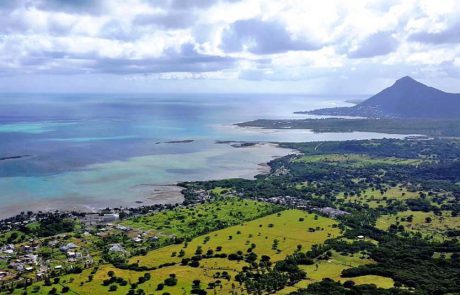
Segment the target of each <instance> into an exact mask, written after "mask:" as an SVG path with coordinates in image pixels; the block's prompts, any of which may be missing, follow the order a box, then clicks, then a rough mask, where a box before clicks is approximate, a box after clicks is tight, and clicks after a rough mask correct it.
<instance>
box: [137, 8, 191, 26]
mask: <svg viewBox="0 0 460 295" xmlns="http://www.w3.org/2000/svg"><path fill="white" fill-rule="evenodd" d="M196 19H197V16H196V15H195V14H194V13H192V12H190V11H172V12H169V13H167V14H141V15H138V16H137V17H136V18H135V20H134V23H135V24H138V25H142V26H149V25H153V26H157V27H161V28H166V29H180V28H188V27H190V26H191V25H192V24H193V23H194V22H195V21H196Z"/></svg>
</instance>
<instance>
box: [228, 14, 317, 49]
mask: <svg viewBox="0 0 460 295" xmlns="http://www.w3.org/2000/svg"><path fill="white" fill-rule="evenodd" d="M221 48H222V49H223V50H224V51H225V52H239V51H245V50H246V51H249V52H251V53H254V54H273V53H283V52H287V51H295V50H315V49H319V48H320V46H319V45H318V44H313V43H311V42H309V41H308V40H304V39H301V38H299V39H297V38H296V37H295V36H292V35H291V34H290V33H289V32H288V31H287V30H286V27H285V26H284V25H283V24H282V23H281V22H279V21H262V20H259V19H249V20H240V21H237V22H234V23H233V24H231V25H230V26H229V27H228V28H226V29H225V30H224V32H223V34H222V44H221Z"/></svg>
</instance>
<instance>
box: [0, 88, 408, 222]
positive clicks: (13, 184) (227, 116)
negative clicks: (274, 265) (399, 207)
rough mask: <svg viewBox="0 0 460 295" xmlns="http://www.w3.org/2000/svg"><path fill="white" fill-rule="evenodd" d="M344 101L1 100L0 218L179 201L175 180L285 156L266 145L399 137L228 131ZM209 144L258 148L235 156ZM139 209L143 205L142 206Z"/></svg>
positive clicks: (254, 168)
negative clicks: (240, 143)
mask: <svg viewBox="0 0 460 295" xmlns="http://www.w3.org/2000/svg"><path fill="white" fill-rule="evenodd" d="M350 98H357V97H356V96H353V97H345V96H332V95H331V96H312V95H280V94H276V95H275V94H267V95H265V94H116V95H115V94H3V95H0V217H5V216H10V215H13V214H16V213H19V212H20V211H26V210H52V209H76V210H95V209H98V208H104V207H106V206H110V207H117V206H136V205H139V204H150V203H158V202H175V201H180V197H178V196H177V194H176V195H174V194H171V196H176V197H170V198H168V193H167V192H168V190H167V189H166V193H158V190H160V191H161V190H162V189H164V188H165V187H166V188H167V186H165V185H171V184H175V183H177V182H179V181H192V180H208V179H222V178H229V177H244V178H252V177H253V176H254V175H256V174H258V173H260V172H262V171H263V170H264V167H263V165H261V164H262V163H265V162H268V161H269V160H271V159H272V158H273V157H279V156H283V155H286V154H288V153H289V152H291V151H290V150H285V149H280V148H277V147H276V146H274V145H272V144H268V143H269V142H280V141H297V142H301V141H321V140H350V139H369V138H383V137H402V136H398V135H388V134H379V133H369V132H353V133H320V134H316V133H313V132H311V131H309V130H262V129H255V128H240V127H236V126H234V125H233V124H234V123H238V122H243V121H248V120H254V119H261V118H264V119H298V118H305V117H307V115H295V114H293V112H294V111H300V110H311V109H316V108H323V107H334V106H345V105H347V103H346V102H345V101H346V100H348V99H350ZM358 98H361V97H358ZM217 141H258V142H265V143H266V144H261V145H257V146H253V147H244V148H236V147H233V146H232V145H230V144H229V143H218V142H217ZM141 202H142V203H141Z"/></svg>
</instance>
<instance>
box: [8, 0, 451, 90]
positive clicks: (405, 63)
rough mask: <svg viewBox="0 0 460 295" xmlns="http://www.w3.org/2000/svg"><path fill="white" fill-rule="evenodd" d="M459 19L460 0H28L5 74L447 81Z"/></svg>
mask: <svg viewBox="0 0 460 295" xmlns="http://www.w3.org/2000/svg"><path fill="white" fill-rule="evenodd" d="M459 19H460V3H459V1H455V0H443V1H435V0H406V1H396V0H353V1H339V0H322V1H316V0H315V1H313V0H285V1H275V0H241V1H235V0H220V1H188V0H187V1H185V0H182V1H179V0H177V1H166V0H165V1H163V0H159V1H143V0H101V1H89V0H82V1H62V0H47V1H46V0H18V1H13V2H11V1H10V2H8V5H0V68H1V69H0V75H3V76H5V75H18V76H21V75H22V76H21V79H23V77H24V75H25V77H27V76H30V75H40V74H42V73H46V74H53V73H54V74H56V75H63V74H79V73H113V74H117V75H123V74H125V75H129V76H130V77H132V75H136V74H139V75H145V74H149V73H150V74H152V75H157V76H158V75H163V76H162V77H179V76H180V77H183V79H187V78H190V79H197V77H200V79H201V78H208V79H223V80H229V79H230V80H231V79H249V80H257V79H259V80H271V81H274V80H278V81H288V80H293V81H300V80H305V81H307V80H308V81H311V80H312V79H321V80H324V79H331V80H333V79H337V78H338V77H342V80H343V79H344V78H343V77H346V79H353V77H355V78H357V79H358V78H361V79H362V78H363V77H372V76H379V75H380V77H382V78H381V79H380V80H385V79H393V78H398V77H397V76H396V75H399V74H403V75H404V74H412V75H414V76H415V77H416V78H417V77H420V78H429V79H436V75H439V77H444V76H445V75H446V73H457V72H458V70H457V69H458V63H459V62H458V56H459V53H460V45H459V43H460V29H459V28H460V22H459V21H458V20H459ZM190 48H193V49H190ZM434 67H435V68H434ZM382 68H383V70H382ZM386 69H391V70H386ZM434 69H435V70H434ZM408 71H410V73H407V72H408ZM321 84H323V83H321ZM324 84H327V83H325V82H324ZM308 85H311V84H308Z"/></svg>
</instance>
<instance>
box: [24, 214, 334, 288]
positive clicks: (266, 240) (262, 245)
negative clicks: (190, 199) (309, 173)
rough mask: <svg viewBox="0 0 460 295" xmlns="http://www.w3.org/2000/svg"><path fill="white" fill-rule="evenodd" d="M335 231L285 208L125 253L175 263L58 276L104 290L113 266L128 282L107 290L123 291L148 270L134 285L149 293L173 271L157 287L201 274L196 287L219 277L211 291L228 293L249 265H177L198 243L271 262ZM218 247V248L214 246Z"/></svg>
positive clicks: (212, 261)
mask: <svg viewBox="0 0 460 295" xmlns="http://www.w3.org/2000/svg"><path fill="white" fill-rule="evenodd" d="M287 229H289V230H287ZM339 234H340V230H339V229H338V228H337V222H336V221H334V220H332V219H329V218H325V217H321V216H316V215H314V214H308V213H307V212H304V211H300V210H285V211H282V212H279V213H275V214H272V215H268V216H265V217H262V218H258V219H255V220H253V221H249V222H245V223H243V224H241V225H235V226H231V227H228V228H225V229H222V230H218V231H214V232H211V233H209V234H206V235H202V236H199V237H197V238H195V239H192V240H191V241H190V242H188V243H187V246H185V244H178V245H170V246H166V247H163V248H160V249H157V250H153V251H150V252H149V253H147V255H145V256H137V257H133V258H131V259H130V262H131V263H138V264H139V265H140V266H147V267H159V266H160V265H161V264H164V263H174V265H171V266H165V267H161V268H158V269H154V270H149V271H132V270H122V269H118V268H115V267H113V266H111V265H101V266H100V267H99V269H98V270H97V272H96V273H95V274H94V275H93V278H92V280H91V281H89V280H88V276H89V275H90V272H91V269H87V270H84V271H83V273H82V274H79V275H66V276H63V277H61V279H60V284H61V285H64V286H68V287H69V288H70V291H69V294H103V293H108V291H109V287H110V286H103V285H102V281H103V280H105V279H108V278H109V277H108V275H107V274H108V272H109V271H113V272H114V273H115V276H116V277H122V278H123V279H124V280H126V281H127V282H128V285H126V286H121V285H119V284H117V283H113V284H111V285H117V290H116V291H114V292H111V293H113V294H127V292H128V291H129V288H130V286H129V285H130V283H133V282H136V281H137V280H138V278H139V277H140V276H143V275H144V273H149V274H150V276H151V279H150V280H148V281H147V282H144V283H143V284H140V285H139V286H138V289H139V288H142V289H144V291H147V290H148V291H149V292H150V293H155V294H156V292H152V291H154V290H156V288H157V286H158V284H160V283H162V282H163V281H164V280H165V279H167V278H168V277H169V275H170V274H175V275H176V278H177V285H176V286H171V287H169V286H165V287H164V290H163V291H161V292H169V293H170V294H184V292H185V294H189V293H190V291H191V289H192V285H193V281H194V280H200V282H201V287H202V288H204V289H206V287H207V286H208V284H209V283H213V282H216V281H220V282H221V286H219V287H217V288H216V294H230V293H231V291H232V288H233V287H235V288H236V289H238V290H239V291H238V294H242V289H240V288H241V287H240V286H239V285H238V283H237V282H236V281H234V280H233V278H234V276H235V275H236V274H237V273H238V272H239V271H241V269H242V267H243V266H245V265H248V264H247V263H246V262H244V261H243V260H242V261H238V260H229V259H228V257H225V258H203V259H202V260H201V261H200V262H199V266H198V267H192V266H190V265H181V264H180V262H181V260H182V259H183V258H190V257H192V256H194V255H195V253H196V251H197V249H199V247H201V250H202V252H203V254H204V253H206V252H208V251H209V250H212V251H213V253H214V254H216V253H225V254H227V255H229V254H232V253H237V252H238V251H241V252H243V253H244V254H245V253H247V250H248V248H252V249H253V250H252V252H254V253H256V254H257V256H258V257H259V258H260V257H261V255H268V256H270V258H271V261H273V262H275V261H278V260H281V259H283V258H284V257H285V256H286V255H288V254H292V253H293V252H295V251H296V249H298V247H301V249H302V251H307V250H309V249H310V248H311V246H312V245H314V244H322V243H323V242H324V241H325V240H326V239H328V238H334V237H337V236H338V235H339ZM275 240H277V241H278V242H277V247H276V248H274V247H273V244H274V242H275ZM219 247H221V249H218V248H219ZM181 250H183V251H184V253H183V256H182V257H178V256H179V255H178V253H179V252H180V251H181ZM173 253H174V254H173ZM173 256H174V257H173ZM223 272H227V274H228V275H230V279H227V278H226V277H225V276H222V273H223ZM36 285H38V286H40V291H39V294H47V293H48V291H49V290H50V289H51V288H53V287H56V288H57V290H58V291H60V290H61V289H62V286H61V285H59V284H58V285H53V286H44V285H43V282H41V283H37V284H36ZM232 285H233V287H232ZM33 288H34V286H31V287H28V290H29V292H30V291H31V290H32V289H33ZM157 292H159V291H157ZM243 293H244V292H243ZM18 294H19V290H18ZM158 294H161V293H160V292H159V293H158Z"/></svg>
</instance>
